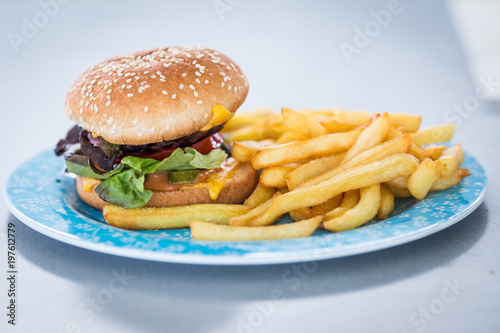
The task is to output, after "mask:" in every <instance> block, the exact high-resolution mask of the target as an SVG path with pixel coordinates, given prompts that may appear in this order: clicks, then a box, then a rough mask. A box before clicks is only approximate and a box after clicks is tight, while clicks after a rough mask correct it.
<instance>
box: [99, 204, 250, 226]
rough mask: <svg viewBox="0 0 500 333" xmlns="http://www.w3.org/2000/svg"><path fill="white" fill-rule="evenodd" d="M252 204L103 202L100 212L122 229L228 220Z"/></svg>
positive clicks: (226, 221)
mask: <svg viewBox="0 0 500 333" xmlns="http://www.w3.org/2000/svg"><path fill="white" fill-rule="evenodd" d="M251 209H252V207H249V206H244V205H228V204H200V205H190V206H179V207H165V208H151V207H142V208H134V209H125V208H122V207H119V206H115V205H106V206H104V209H103V215H104V219H105V220H106V222H108V223H109V224H110V225H112V226H114V227H117V228H122V229H142V230H158V229H173V228H185V227H188V226H189V221H192V220H203V221H209V222H212V223H219V224H229V220H230V219H231V218H232V217H235V216H239V215H242V214H244V213H247V212H249V211H250V210H251Z"/></svg>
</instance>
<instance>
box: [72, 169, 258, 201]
mask: <svg viewBox="0 0 500 333" xmlns="http://www.w3.org/2000/svg"><path fill="white" fill-rule="evenodd" d="M258 181H259V174H258V172H257V171H256V170H255V169H254V168H253V167H252V166H251V165H250V164H243V165H242V166H241V168H239V169H238V171H236V174H235V175H234V177H233V178H231V179H229V180H228V181H227V182H226V184H225V185H224V187H223V188H222V190H221V191H220V193H219V196H218V197H217V200H212V199H211V198H210V195H209V194H208V189H207V188H205V187H191V188H188V189H185V190H177V191H161V192H160V191H153V196H152V197H151V199H150V200H149V201H148V203H147V204H146V207H172V206H186V205H195V204H207V203H220V204H237V203H242V202H243V201H244V200H245V199H246V198H248V197H249V196H250V194H251V193H252V191H253V190H254V188H255V186H256V185H257V183H258ZM76 189H77V191H78V195H79V196H80V199H82V200H83V202H85V203H86V204H87V205H89V206H92V207H94V208H96V209H99V210H102V209H103V208H104V206H105V205H107V204H108V203H107V202H106V201H104V200H102V199H101V198H99V196H98V195H97V193H96V192H95V186H94V187H93V188H92V190H91V191H90V192H87V191H85V190H84V188H83V177H81V176H77V178H76Z"/></svg>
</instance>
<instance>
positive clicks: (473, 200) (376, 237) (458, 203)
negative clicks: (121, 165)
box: [6, 151, 487, 265]
mask: <svg viewBox="0 0 500 333" xmlns="http://www.w3.org/2000/svg"><path fill="white" fill-rule="evenodd" d="M464 167H466V168H468V169H469V170H470V171H471V173H472V175H471V176H470V177H467V178H465V179H464V180H462V181H461V182H460V183H459V184H458V185H456V186H454V187H452V188H450V189H448V190H445V191H439V192H433V193H431V194H430V195H429V196H428V197H427V198H425V199H424V200H422V201H417V200H416V199H412V198H406V199H398V200H396V207H395V210H394V212H393V214H392V215H391V216H390V217H389V218H388V219H386V220H383V221H371V222H369V223H367V224H366V225H364V226H362V227H360V228H358V229H355V230H350V231H345V232H341V233H331V232H327V231H325V230H317V231H316V232H314V234H313V235H312V236H311V237H308V238H298V239H288V240H276V241H261V242H213V241H196V240H192V239H191V237H190V230H189V229H172V230H158V231H135V230H123V229H118V228H115V227H112V226H110V225H108V224H107V223H106V222H105V221H104V218H103V216H102V214H101V212H100V211H98V210H95V209H93V208H90V207H89V206H87V205H86V204H85V203H83V202H82V201H81V200H80V198H79V197H78V195H77V193H76V189H75V179H74V178H72V177H71V176H69V175H68V174H66V173H65V172H64V168H65V166H64V161H63V160H62V159H61V158H57V157H56V156H55V155H54V154H53V152H52V151H46V152H43V153H41V154H39V155H37V156H35V157H33V158H32V159H30V160H29V161H27V162H26V163H24V164H23V165H21V166H20V167H19V168H18V169H16V170H15V171H14V172H13V173H12V175H11V176H10V177H9V179H8V182H7V187H6V198H7V203H8V205H9V208H10V210H11V212H12V213H13V214H14V215H15V216H16V217H17V218H18V219H19V220H21V221H23V222H24V223H25V224H26V225H28V226H29V227H31V228H33V229H35V230H37V231H38V232H40V233H42V234H44V235H47V236H49V237H52V238H54V239H57V240H59V241H62V242H65V243H68V244H72V245H75V246H79V247H82V248H86V249H89V250H94V251H98V252H102V253H108V254H114V255H119V256H125V257H132V258H139V259H146V260H155V261H165V262H178V263H190V264H228V265H250V264H275V263H290V262H300V261H311V260H321V259H329V258H336V257H343V256H348V255H354V254H360V253H366V252H371V251H375V250H380V249H384V248H388V247H392V246H396V245H399V244H404V243H407V242H410V241H413V240H416V239H419V238H422V237H425V236H428V235H430V234H433V233H435V232H437V231H439V230H442V229H445V228H447V227H449V226H451V225H453V224H454V223H456V222H458V221H460V220H462V219H463V218H465V217H466V216H467V215H469V214H470V213H472V212H473V211H474V210H475V209H476V208H477V207H478V206H479V205H480V204H481V202H482V201H483V199H484V195H485V192H486V185H487V178H486V173H485V171H484V169H483V168H482V167H481V165H480V164H479V163H478V162H477V161H476V159H475V158H474V157H472V156H470V155H469V154H466V159H465V162H464ZM289 221H291V220H290V218H289V217H288V216H287V217H285V218H283V219H282V220H281V221H280V223H286V222H289Z"/></svg>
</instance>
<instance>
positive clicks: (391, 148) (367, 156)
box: [296, 134, 411, 188]
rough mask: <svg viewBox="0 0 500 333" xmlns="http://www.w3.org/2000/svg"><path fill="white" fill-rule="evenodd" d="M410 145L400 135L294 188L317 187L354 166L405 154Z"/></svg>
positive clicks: (409, 141) (407, 136)
mask: <svg viewBox="0 0 500 333" xmlns="http://www.w3.org/2000/svg"><path fill="white" fill-rule="evenodd" d="M410 144H411V138H410V135H409V134H404V135H401V136H399V137H397V138H395V139H393V140H391V141H386V142H384V143H381V144H379V145H378V146H375V147H373V148H371V149H368V150H366V151H364V152H362V153H360V154H359V155H357V156H355V157H354V158H352V159H350V160H349V161H347V162H346V163H345V164H343V165H341V166H339V167H337V168H335V169H332V170H330V171H327V172H325V173H323V174H321V175H319V176H317V177H315V178H313V179H310V180H308V181H306V182H305V183H303V184H300V185H298V186H296V188H301V187H306V186H313V185H317V184H319V183H321V182H323V181H325V180H328V179H330V178H332V177H333V176H335V175H337V174H339V173H341V172H344V171H347V170H349V169H351V168H353V167H355V166H360V165H364V164H368V163H372V162H375V161H378V160H381V159H383V158H386V157H388V156H391V155H395V154H400V153H406V152H408V149H409V147H410Z"/></svg>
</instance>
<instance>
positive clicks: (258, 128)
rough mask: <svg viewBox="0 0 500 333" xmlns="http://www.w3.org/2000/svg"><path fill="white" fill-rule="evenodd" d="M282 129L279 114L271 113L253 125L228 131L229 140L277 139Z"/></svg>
mask: <svg viewBox="0 0 500 333" xmlns="http://www.w3.org/2000/svg"><path fill="white" fill-rule="evenodd" d="M283 131H284V127H283V122H282V121H281V116H280V115H276V114H273V115H271V116H268V117H265V118H264V119H262V120H261V121H258V122H256V123H255V124H253V125H250V126H245V127H242V128H239V129H237V130H235V131H233V132H231V133H229V140H230V141H262V140H265V139H273V140H276V139H278V138H279V137H280V136H281V135H282V134H283Z"/></svg>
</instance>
